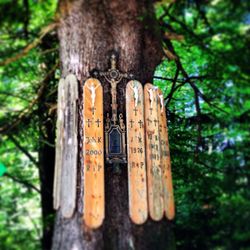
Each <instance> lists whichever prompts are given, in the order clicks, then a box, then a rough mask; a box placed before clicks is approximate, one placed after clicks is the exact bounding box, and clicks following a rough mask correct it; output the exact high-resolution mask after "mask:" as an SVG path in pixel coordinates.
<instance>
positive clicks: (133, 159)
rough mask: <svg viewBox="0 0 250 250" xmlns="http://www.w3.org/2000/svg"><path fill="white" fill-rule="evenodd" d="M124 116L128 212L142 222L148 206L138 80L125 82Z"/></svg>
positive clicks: (138, 222)
mask: <svg viewBox="0 0 250 250" xmlns="http://www.w3.org/2000/svg"><path fill="white" fill-rule="evenodd" d="M126 116H127V156H128V190H129V214H130V218H131V220H132V221H133V222H134V223H135V224H142V223H144V222H145V221H146V220H147V217H148V206H147V180H146V179H147V176H146V161H145V133H144V129H145V126H144V102H143V88H142V85H141V83H140V82H138V81H130V82H128V83H127V87H126Z"/></svg>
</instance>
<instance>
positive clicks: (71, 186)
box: [60, 74, 78, 218]
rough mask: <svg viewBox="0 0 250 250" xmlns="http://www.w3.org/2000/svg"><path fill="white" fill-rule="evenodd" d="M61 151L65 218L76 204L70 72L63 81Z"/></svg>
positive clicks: (73, 87) (74, 112) (73, 79)
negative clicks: (63, 105) (63, 103)
mask: <svg viewBox="0 0 250 250" xmlns="http://www.w3.org/2000/svg"><path fill="white" fill-rule="evenodd" d="M64 85H65V86H64V92H63V98H65V99H64V102H65V107H64V109H63V110H64V113H63V146H62V148H63V152H62V173H61V174H62V177H61V178H62V180H61V184H60V188H61V198H60V206H61V211H62V215H63V216H64V217H65V218H70V217H72V215H73V213H74V210H75V204H76V172H77V151H78V150H77V149H78V143H77V128H78V119H77V116H78V107H77V101H78V82H77V79H76V77H75V76H74V75H72V74H70V75H68V76H67V77H66V79H65V81H64Z"/></svg>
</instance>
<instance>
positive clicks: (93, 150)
mask: <svg viewBox="0 0 250 250" xmlns="http://www.w3.org/2000/svg"><path fill="white" fill-rule="evenodd" d="M83 101H84V108H83V119H84V133H83V134H84V143H83V156H84V202H83V206H84V211H83V214H84V215H83V219H84V222H85V224H86V225H87V226H88V227H90V228H98V227H99V226H101V225H102V222H103V219H104V133H103V90H102V86H101V83H100V82H99V81H98V80H97V79H94V78H90V79H88V80H87V81H86V82H85V84H84V87H83Z"/></svg>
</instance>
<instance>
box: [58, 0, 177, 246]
mask: <svg viewBox="0 0 250 250" xmlns="http://www.w3.org/2000/svg"><path fill="white" fill-rule="evenodd" d="M58 18H59V30H58V35H59V41H60V60H61V69H62V76H63V77H65V76H66V75H67V74H69V73H73V74H75V75H76V76H77V78H78V80H79V82H80V83H81V85H82V82H83V81H84V80H85V79H86V78H87V77H89V75H90V73H89V72H90V71H92V70H93V69H99V70H101V71H104V70H106V69H107V68H108V67H109V65H108V59H109V55H110V52H111V51H114V50H115V51H116V52H118V54H119V63H118V67H119V69H120V70H121V71H123V72H131V73H133V74H134V75H135V79H137V80H139V81H141V82H142V83H143V84H145V83H146V82H148V81H152V76H153V72H154V69H155V67H156V66H157V64H159V63H160V60H161V57H162V50H161V44H160V39H159V36H158V32H157V29H156V25H155V20H154V14H153V6H152V4H151V3H149V2H148V1H142V0H141V1H140V0H127V1H123V0H110V1H105V0H93V1H87V0H75V1H74V0H73V1H72V0H71V1H67V0H61V1H60V2H59V9H58ZM81 87H82V86H80V88H81ZM124 89H125V82H123V83H122V84H120V86H119V89H118V106H119V112H123V113H124V115H125V99H124V98H125V91H124ZM104 99H105V103H104V107H105V108H104V111H105V112H107V111H108V110H109V104H108V103H109V101H110V94H109V86H108V85H107V84H105V86H104ZM80 129H81V128H80ZM80 140H81V136H80ZM79 152H81V143H80V145H79ZM82 168H83V166H81V164H80V162H79V166H78V175H79V178H78V194H77V197H78V198H77V212H76V213H75V215H74V216H73V218H72V219H67V220H66V219H63V218H62V216H61V214H60V211H59V212H58V213H57V219H56V224H55V231H54V239H53V249H54V250H56V249H65V250H67V249H79V250H80V249H173V248H172V247H170V245H172V240H171V239H172V235H171V229H170V228H171V225H169V223H167V222H166V221H162V222H157V223H156V222H153V221H151V220H148V222H147V223H145V224H144V225H143V226H136V225H133V224H132V223H131V221H130V219H129V217H128V191H127V190H128V185H127V168H126V166H125V165H123V166H121V167H120V168H119V169H114V168H113V167H112V166H110V165H106V166H105V203H106V207H105V210H106V211H105V213H106V215H105V221H104V224H103V226H102V227H101V228H100V229H98V230H95V231H90V230H87V229H86V227H85V226H84V225H83V223H82V214H81V212H82V211H81V209H82V193H83V190H82V187H83V182H82V181H83V180H82V176H81V170H80V169H82Z"/></svg>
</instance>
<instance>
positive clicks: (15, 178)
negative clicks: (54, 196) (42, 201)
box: [4, 173, 41, 193]
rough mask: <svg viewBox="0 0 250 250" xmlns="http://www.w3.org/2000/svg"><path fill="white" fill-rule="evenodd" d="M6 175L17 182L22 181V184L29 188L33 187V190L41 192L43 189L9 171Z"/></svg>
mask: <svg viewBox="0 0 250 250" xmlns="http://www.w3.org/2000/svg"><path fill="white" fill-rule="evenodd" d="M4 176H6V177H8V178H10V179H11V180H13V181H15V182H18V183H20V184H22V185H24V186H26V187H27V188H28V189H33V190H35V191H36V192H38V193H41V191H40V190H39V189H38V188H37V187H36V186H34V185H33V184H31V183H29V182H28V181H25V180H21V179H19V178H17V177H15V176H13V175H11V174H9V173H5V174H4Z"/></svg>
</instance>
